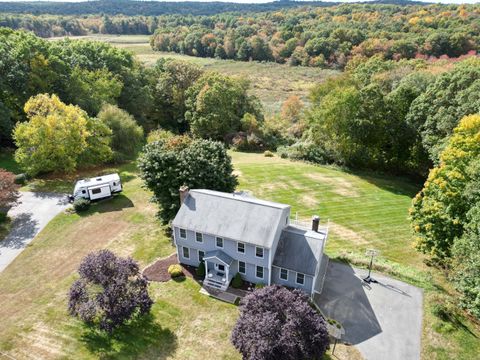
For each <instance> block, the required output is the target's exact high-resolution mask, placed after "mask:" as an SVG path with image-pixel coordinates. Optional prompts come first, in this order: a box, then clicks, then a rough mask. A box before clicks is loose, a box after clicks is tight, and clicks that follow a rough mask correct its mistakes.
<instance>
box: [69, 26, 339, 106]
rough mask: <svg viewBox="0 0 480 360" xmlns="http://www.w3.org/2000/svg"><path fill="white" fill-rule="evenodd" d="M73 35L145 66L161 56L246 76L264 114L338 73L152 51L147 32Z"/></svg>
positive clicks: (206, 68)
mask: <svg viewBox="0 0 480 360" xmlns="http://www.w3.org/2000/svg"><path fill="white" fill-rule="evenodd" d="M73 38H80V39H93V40H99V41H105V42H108V43H111V44H112V45H114V46H117V47H119V48H122V49H126V50H129V51H132V52H133V53H134V54H135V55H136V56H137V57H138V59H139V60H140V61H141V62H143V63H144V64H145V65H147V66H153V65H154V64H155V63H156V62H157V60H158V59H160V58H173V59H180V60H185V61H189V62H193V63H195V64H197V65H199V66H201V67H203V68H204V69H205V70H211V71H217V72H220V73H223V74H226V75H230V76H240V77H243V78H246V79H248V80H250V82H251V85H252V89H251V93H252V94H254V95H256V96H257V97H258V98H259V99H260V100H261V101H262V104H263V106H264V109H265V112H266V113H267V114H271V113H274V112H276V111H278V110H279V109H280V106H281V104H282V103H283V101H285V100H286V99H287V98H288V97H289V96H291V95H297V96H299V97H300V98H302V99H303V101H304V102H306V103H308V93H309V91H310V89H311V88H312V87H313V86H314V85H315V84H317V83H319V82H322V81H324V80H325V79H326V78H327V77H329V76H332V75H336V74H338V72H337V71H334V70H324V69H319V68H313V67H303V66H287V65H282V64H276V63H271V62H270V63H260V62H255V61H253V62H242V61H234V60H219V59H213V58H200V57H194V56H187V55H181V54H176V53H164V52H158V51H153V50H152V49H151V47H150V44H149V41H150V40H149V36H146V35H89V36H80V37H73Z"/></svg>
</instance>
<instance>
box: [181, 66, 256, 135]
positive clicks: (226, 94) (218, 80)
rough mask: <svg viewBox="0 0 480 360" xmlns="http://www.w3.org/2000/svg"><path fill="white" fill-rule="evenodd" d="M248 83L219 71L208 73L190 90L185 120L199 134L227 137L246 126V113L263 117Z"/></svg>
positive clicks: (195, 133)
mask: <svg viewBox="0 0 480 360" xmlns="http://www.w3.org/2000/svg"><path fill="white" fill-rule="evenodd" d="M247 90H248V83H247V82H245V81H242V80H240V79H233V78H231V77H228V76H224V75H220V74H217V73H207V74H205V75H203V76H202V77H200V79H198V81H197V82H196V83H195V84H194V85H193V86H191V87H190V88H189V89H188V91H187V97H186V101H185V104H186V112H185V119H186V120H187V121H188V122H189V124H190V129H191V131H192V133H193V134H194V135H195V136H198V137H201V138H206V139H212V140H220V141H222V140H225V138H226V136H227V135H229V134H232V133H235V132H237V131H240V130H241V128H242V124H241V120H242V118H243V116H244V115H245V114H246V113H250V114H252V115H254V116H255V117H256V118H257V119H260V120H261V119H262V115H261V106H260V103H259V101H258V99H257V98H255V97H254V96H251V95H249V94H248V93H247Z"/></svg>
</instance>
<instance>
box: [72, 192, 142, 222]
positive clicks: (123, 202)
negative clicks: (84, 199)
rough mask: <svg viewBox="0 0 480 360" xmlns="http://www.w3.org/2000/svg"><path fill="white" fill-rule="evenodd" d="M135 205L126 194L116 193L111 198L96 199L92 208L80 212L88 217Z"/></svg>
mask: <svg viewBox="0 0 480 360" xmlns="http://www.w3.org/2000/svg"><path fill="white" fill-rule="evenodd" d="M134 206H135V205H134V204H133V202H132V200H130V199H129V198H128V197H127V196H125V195H124V194H122V193H120V194H116V195H114V196H113V197H111V198H108V199H102V200H98V201H94V202H92V203H91V205H90V209H88V210H87V211H84V212H79V213H78V214H79V215H80V216H82V217H87V216H90V215H93V214H102V213H107V212H113V211H122V210H123V209H127V208H132V207H134Z"/></svg>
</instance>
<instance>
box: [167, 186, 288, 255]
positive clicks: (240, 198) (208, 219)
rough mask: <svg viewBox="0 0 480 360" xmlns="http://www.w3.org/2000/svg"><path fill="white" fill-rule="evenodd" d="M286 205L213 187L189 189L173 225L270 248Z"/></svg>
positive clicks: (282, 220)
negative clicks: (214, 189)
mask: <svg viewBox="0 0 480 360" xmlns="http://www.w3.org/2000/svg"><path fill="white" fill-rule="evenodd" d="M289 208H290V206H289V205H284V204H279V203H274V202H271V201H265V200H260V199H256V198H252V197H250V196H246V195H245V194H228V193H223V192H218V191H213V190H190V192H189V194H188V196H187V197H186V199H185V201H184V203H183V204H182V206H181V207H180V210H179V211H178V213H177V215H176V216H175V219H174V220H173V225H174V226H177V227H181V228H186V229H190V230H194V231H198V232H202V233H205V234H211V235H215V236H220V237H224V238H227V239H232V240H237V241H242V242H246V243H250V244H254V245H258V246H262V247H266V248H271V246H272V243H273V240H274V237H275V231H276V229H277V228H278V227H279V225H280V223H281V222H284V221H285V219H284V217H283V216H282V214H283V212H284V211H285V209H289Z"/></svg>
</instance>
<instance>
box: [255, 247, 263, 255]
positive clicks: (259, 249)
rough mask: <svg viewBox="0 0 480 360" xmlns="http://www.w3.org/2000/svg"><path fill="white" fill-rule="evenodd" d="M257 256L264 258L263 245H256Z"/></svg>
mask: <svg viewBox="0 0 480 360" xmlns="http://www.w3.org/2000/svg"><path fill="white" fill-rule="evenodd" d="M255 256H256V257H257V258H263V248H262V247H259V246H256V247H255Z"/></svg>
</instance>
